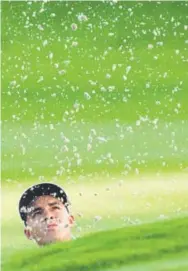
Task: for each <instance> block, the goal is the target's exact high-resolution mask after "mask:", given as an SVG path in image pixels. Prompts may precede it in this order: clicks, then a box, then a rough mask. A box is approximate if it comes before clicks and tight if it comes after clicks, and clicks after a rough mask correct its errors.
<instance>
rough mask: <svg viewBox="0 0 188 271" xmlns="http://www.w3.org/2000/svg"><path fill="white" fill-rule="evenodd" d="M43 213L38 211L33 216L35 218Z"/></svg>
mask: <svg viewBox="0 0 188 271" xmlns="http://www.w3.org/2000/svg"><path fill="white" fill-rule="evenodd" d="M41 213H42V212H41V211H37V212H35V213H34V214H33V215H32V217H33V218H35V217H36V216H38V215H40V214H41Z"/></svg>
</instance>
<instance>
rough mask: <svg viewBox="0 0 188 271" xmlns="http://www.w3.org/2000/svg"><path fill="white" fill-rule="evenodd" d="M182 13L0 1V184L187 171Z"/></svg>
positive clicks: (126, 5)
mask: <svg viewBox="0 0 188 271" xmlns="http://www.w3.org/2000/svg"><path fill="white" fill-rule="evenodd" d="M187 11H188V7H187V3H186V2H174V3H173V2H165V3H164V2H163V3H161V2H154V3H150V2H138V3H136V2H118V3H115V4H114V3H113V2H47V3H44V2H29V1H28V2H3V3H2V22H3V24H2V50H3V55H2V120H3V126H2V140H3V149H2V180H3V181H5V180H7V179H18V180H20V178H21V179H24V181H26V180H30V179H33V178H34V179H38V178H39V176H44V177H47V178H48V177H61V178H64V177H65V178H67V176H72V175H80V174H84V175H85V174H89V173H92V174H93V173H97V174H98V173H101V172H105V171H107V172H108V173H109V174H111V173H113V174H116V173H117V174H123V175H127V174H129V173H135V169H137V170H136V172H138V171H141V172H142V171H144V172H147V171H154V172H156V171H176V170H183V169H185V168H186V167H187V161H188V152H187V150H188V125H187V116H188V109H187V101H188V92H187V87H188V69H187V57H188V51H187V44H188V35H187ZM75 25H76V27H77V29H76V30H73V29H74V27H75Z"/></svg>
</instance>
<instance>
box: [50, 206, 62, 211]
mask: <svg viewBox="0 0 188 271" xmlns="http://www.w3.org/2000/svg"><path fill="white" fill-rule="evenodd" d="M52 209H53V210H57V209H58V210H60V207H59V206H53V207H52Z"/></svg>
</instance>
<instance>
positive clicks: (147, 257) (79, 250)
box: [3, 218, 188, 271]
mask: <svg viewBox="0 0 188 271" xmlns="http://www.w3.org/2000/svg"><path fill="white" fill-rule="evenodd" d="M187 227H188V219H187V218H182V219H178V220H177V219H176V220H166V221H165V220H163V221H161V222H158V223H153V224H145V225H140V226H132V227H127V228H122V229H117V230H112V231H107V232H99V233H95V234H92V235H89V236H86V237H84V238H80V239H77V240H75V241H72V242H67V243H61V244H53V245H50V246H46V247H44V248H38V247H37V248H36V249H34V250H33V249H32V250H27V251H19V253H17V254H15V255H14V256H13V257H12V258H11V259H10V261H9V262H6V263H4V264H3V270H4V271H10V270H14V271H18V270H19V271H25V270H27V271H34V270H35V271H36V270H40V271H60V270H61V271H65V270H71V271H78V270H82V271H83V270H101V269H105V268H118V267H120V266H126V265H130V264H133V263H134V264H137V263H138V264H139V263H141V262H147V263H148V262H150V261H154V260H158V259H166V258H167V259H170V258H174V257H175V256H178V255H180V256H181V255H184V254H186V252H187V249H188V237H187Z"/></svg>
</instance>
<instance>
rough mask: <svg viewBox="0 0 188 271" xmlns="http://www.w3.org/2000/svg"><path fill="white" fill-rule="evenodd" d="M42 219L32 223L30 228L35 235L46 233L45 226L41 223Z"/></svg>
mask: <svg viewBox="0 0 188 271" xmlns="http://www.w3.org/2000/svg"><path fill="white" fill-rule="evenodd" d="M40 220H41V219H35V220H32V221H30V223H29V226H30V227H31V229H32V232H33V233H39V232H43V231H44V224H43V223H41V221H40Z"/></svg>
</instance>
